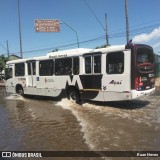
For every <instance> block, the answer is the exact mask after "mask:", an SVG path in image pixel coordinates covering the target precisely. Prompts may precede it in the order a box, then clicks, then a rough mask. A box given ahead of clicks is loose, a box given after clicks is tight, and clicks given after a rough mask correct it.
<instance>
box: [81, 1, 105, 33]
mask: <svg viewBox="0 0 160 160" xmlns="http://www.w3.org/2000/svg"><path fill="white" fill-rule="evenodd" d="M83 2H84V3H85V4H86V6H87V7H88V8H89V10H90V11H91V12H92V14H93V16H94V17H95V18H96V20H97V21H98V23H99V24H100V26H101V27H102V29H103V30H104V31H105V32H106V29H105V27H104V26H103V24H102V23H101V21H100V20H99V18H98V17H97V16H96V14H95V12H94V10H93V9H92V8H91V7H90V6H89V4H88V3H87V1H86V0H83Z"/></svg>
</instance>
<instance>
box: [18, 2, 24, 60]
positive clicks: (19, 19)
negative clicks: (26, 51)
mask: <svg viewBox="0 0 160 160" xmlns="http://www.w3.org/2000/svg"><path fill="white" fill-rule="evenodd" d="M18 22H19V42H20V55H21V58H23V55H22V34H21V15H20V1H19V0H18Z"/></svg>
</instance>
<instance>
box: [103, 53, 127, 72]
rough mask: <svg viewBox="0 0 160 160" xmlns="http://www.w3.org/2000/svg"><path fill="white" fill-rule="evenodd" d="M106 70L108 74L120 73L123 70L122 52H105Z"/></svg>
mask: <svg viewBox="0 0 160 160" xmlns="http://www.w3.org/2000/svg"><path fill="white" fill-rule="evenodd" d="M106 72H107V73H108V74H122V73H123V72H124V53H123V52H112V53H108V54H107V56H106Z"/></svg>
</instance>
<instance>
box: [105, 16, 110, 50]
mask: <svg viewBox="0 0 160 160" xmlns="http://www.w3.org/2000/svg"><path fill="white" fill-rule="evenodd" d="M105 20H106V47H107V46H109V39H108V17H107V14H105Z"/></svg>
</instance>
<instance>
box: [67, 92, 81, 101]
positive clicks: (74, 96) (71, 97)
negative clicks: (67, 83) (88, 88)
mask: <svg viewBox="0 0 160 160" xmlns="http://www.w3.org/2000/svg"><path fill="white" fill-rule="evenodd" d="M67 97H68V99H69V100H71V101H72V102H75V103H79V102H80V96H79V93H78V91H77V90H75V89H70V90H69V91H68V92H67Z"/></svg>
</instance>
